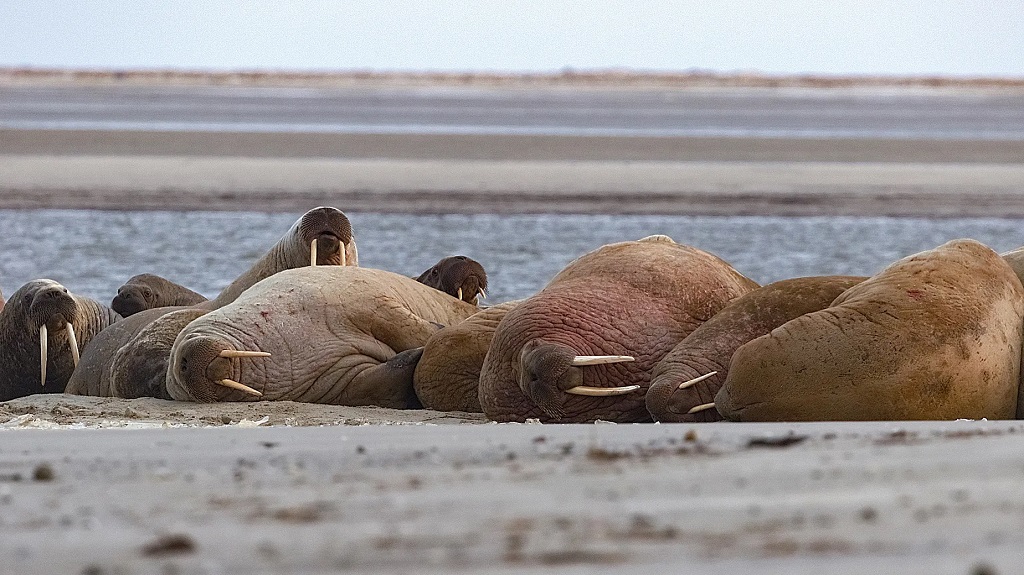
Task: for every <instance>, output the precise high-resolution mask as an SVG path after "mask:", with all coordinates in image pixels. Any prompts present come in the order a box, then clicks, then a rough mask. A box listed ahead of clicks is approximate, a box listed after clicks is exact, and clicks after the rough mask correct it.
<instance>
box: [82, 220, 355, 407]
mask: <svg viewBox="0 0 1024 575" xmlns="http://www.w3.org/2000/svg"><path fill="white" fill-rule="evenodd" d="M311 263H316V264H317V265H352V266H355V265H358V263H359V256H358V252H357V248H356V241H355V237H354V236H353V234H352V225H351V223H350V222H349V220H348V217H346V216H345V214H344V213H343V212H342V211H341V210H338V209H337V208H330V207H318V208H314V209H312V210H309V211H308V212H306V213H305V214H303V215H302V217H300V218H299V219H298V220H296V222H295V223H294V224H292V226H291V228H290V229H289V230H288V231H287V232H286V233H285V234H284V236H282V237H281V239H280V240H278V241H277V243H275V244H274V245H273V246H271V248H270V249H269V250H268V251H267V253H266V254H264V255H263V257H261V258H260V259H259V260H258V261H256V262H255V263H254V264H253V265H252V266H251V267H250V268H249V269H248V270H247V271H246V272H245V273H243V274H242V275H241V276H239V277H238V278H237V279H236V280H235V281H233V282H231V284H230V285H229V286H227V287H226V288H224V289H223V290H222V291H221V293H220V295H218V296H217V297H216V298H215V299H213V300H210V301H207V302H203V303H200V304H198V305H196V306H195V307H196V309H200V310H205V311H210V310H213V309H218V308H220V307H223V306H225V305H227V304H229V303H231V302H232V301H234V300H235V299H236V298H237V297H238V295H239V294H241V293H242V292H243V291H245V290H246V289H247V288H249V287H251V286H252V285H253V284H255V283H257V282H258V281H260V280H262V279H264V278H266V277H269V276H271V275H273V274H275V273H277V272H279V271H282V270H285V269H290V268H296V267H303V266H308V265H310V264H311ZM177 309H181V308H176V307H166V308H156V309H152V310H146V311H143V312H141V313H138V314H135V315H133V316H131V317H129V318H127V319H125V320H123V321H124V322H125V323H124V324H123V325H120V326H113V327H118V329H114V330H105V331H104V332H102V333H101V334H99V336H98V337H96V339H95V340H94V341H93V343H92V344H91V345H90V346H88V347H87V348H86V349H85V352H84V353H83V354H82V362H81V364H80V365H79V367H78V369H76V370H75V373H74V375H72V377H71V381H69V382H68V388H67V393H74V394H78V395H101V396H110V395H112V394H115V393H120V394H126V396H128V397H142V396H143V394H146V393H151V390H153V389H160V388H161V387H162V386H163V385H164V383H163V381H164V378H163V377H162V376H161V377H157V378H155V379H153V378H150V377H148V376H145V374H150V375H152V374H157V373H159V371H160V366H161V365H163V366H164V369H166V361H167V357H168V354H169V353H170V346H169V344H168V345H167V347H166V349H165V348H163V347H162V346H161V343H160V342H163V339H162V338H156V339H141V340H138V341H136V342H135V345H141V347H140V348H138V349H133V346H130V347H129V349H127V350H124V351H123V352H122V347H124V346H127V345H129V344H130V342H132V341H133V339H134V338H135V337H136V336H137V335H138V334H139V332H140V331H141V330H143V329H144V328H146V327H147V326H149V324H150V323H151V322H159V323H160V324H163V325H157V326H153V327H152V328H150V330H151V333H160V334H165V335H166V334H167V333H173V332H177V331H181V329H182V328H184V327H185V325H186V324H188V314H174V315H172V316H170V317H164V316H165V315H166V314H168V313H169V312H171V311H175V310H177ZM171 341H172V342H173V338H171ZM133 354H143V355H144V357H135V356H134V355H133ZM115 360H116V361H117V362H118V365H115ZM124 363H128V364H134V365H137V366H138V365H145V366H146V369H145V370H144V374H135V373H132V372H131V366H129V365H120V364H124ZM115 374H116V375H117V376H118V377H123V378H125V379H124V380H120V381H112V380H111V379H110V378H111V377H112V376H113V375H115ZM162 393H165V392H162ZM163 396H164V395H159V397H163Z"/></svg>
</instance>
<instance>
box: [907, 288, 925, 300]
mask: <svg viewBox="0 0 1024 575" xmlns="http://www.w3.org/2000/svg"><path fill="white" fill-rule="evenodd" d="M907 295H908V296H910V298H911V299H913V300H917V301H920V300H922V299H924V292H922V291H921V290H919V289H908V290H907Z"/></svg>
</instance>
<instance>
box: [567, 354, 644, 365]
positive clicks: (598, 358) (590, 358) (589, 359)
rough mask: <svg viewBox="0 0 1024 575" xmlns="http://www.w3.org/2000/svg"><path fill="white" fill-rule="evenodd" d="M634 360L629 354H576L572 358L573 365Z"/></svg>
mask: <svg viewBox="0 0 1024 575" xmlns="http://www.w3.org/2000/svg"><path fill="white" fill-rule="evenodd" d="M624 361H635V360H634V359H633V356H631V355H577V356H576V357H574V358H573V359H572V364H573V365H574V366H580V365H601V364H604V363H622V362H624Z"/></svg>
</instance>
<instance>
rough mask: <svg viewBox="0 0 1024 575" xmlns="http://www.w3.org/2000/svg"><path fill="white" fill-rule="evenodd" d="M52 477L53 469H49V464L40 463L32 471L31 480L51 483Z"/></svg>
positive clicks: (53, 475)
mask: <svg viewBox="0 0 1024 575" xmlns="http://www.w3.org/2000/svg"><path fill="white" fill-rule="evenodd" d="M54 477H56V475H55V474H54V473H53V468H52V467H50V464H49V463H40V464H39V465H37V466H36V468H35V470H34V471H32V479H34V480H36V481H53V478H54Z"/></svg>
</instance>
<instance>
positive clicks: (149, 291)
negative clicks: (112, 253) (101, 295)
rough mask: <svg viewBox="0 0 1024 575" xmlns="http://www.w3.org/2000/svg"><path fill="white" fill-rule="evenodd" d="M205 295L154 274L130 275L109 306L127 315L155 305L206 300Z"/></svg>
mask: <svg viewBox="0 0 1024 575" xmlns="http://www.w3.org/2000/svg"><path fill="white" fill-rule="evenodd" d="M206 300H207V298H206V296H204V295H202V294H199V293H196V292H194V291H192V290H190V289H188V288H187V287H185V286H183V285H180V284H176V283H174V282H172V281H171V280H169V279H166V278H162V277H160V276H158V275H154V274H139V275H136V276H132V277H131V278H129V279H128V281H127V282H125V283H124V285H122V286H121V287H119V288H117V295H116V296H114V299H113V300H112V301H111V302H110V308H111V309H113V310H114V311H116V312H117V313H119V314H121V317H128V316H130V315H132V314H136V313H139V312H140V311H144V310H147V309H153V308H155V307H169V306H190V305H195V304H197V303H202V302H204V301H206Z"/></svg>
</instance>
